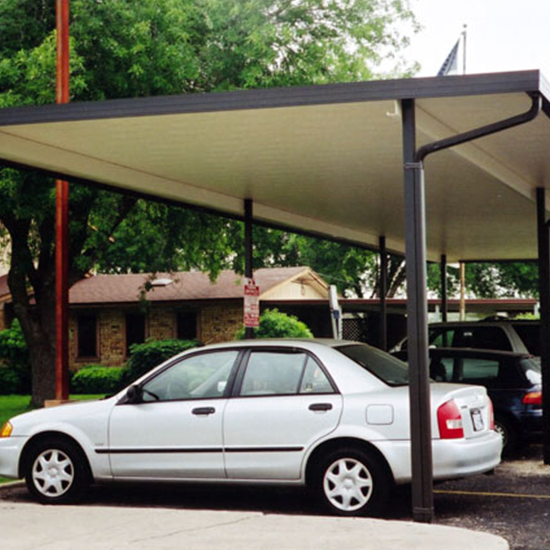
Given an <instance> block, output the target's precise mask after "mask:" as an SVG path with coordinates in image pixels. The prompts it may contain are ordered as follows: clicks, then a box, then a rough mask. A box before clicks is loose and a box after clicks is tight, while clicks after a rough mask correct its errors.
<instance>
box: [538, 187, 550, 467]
mask: <svg viewBox="0 0 550 550" xmlns="http://www.w3.org/2000/svg"><path fill="white" fill-rule="evenodd" d="M537 241H538V252H539V300H540V366H541V371H542V459H543V462H544V464H550V236H549V233H548V222H547V220H546V189H544V187H538V188H537Z"/></svg>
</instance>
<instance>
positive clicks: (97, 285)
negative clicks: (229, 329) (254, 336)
mask: <svg viewBox="0 0 550 550" xmlns="http://www.w3.org/2000/svg"><path fill="white" fill-rule="evenodd" d="M308 270H309V268H307V267H275V268H266V269H258V270H257V271H255V272H254V279H255V281H256V283H257V284H258V285H259V286H260V292H261V293H262V294H263V293H264V292H266V291H268V290H269V289H271V288H273V287H274V286H276V285H278V284H280V283H282V282H284V281H286V280H288V279H290V278H291V277H293V276H295V275H297V274H298V273H301V272H304V271H308ZM165 278H166V279H171V280H172V281H173V282H172V283H170V284H169V285H167V286H160V287H154V288H153V289H151V290H150V291H149V292H147V295H146V299H147V300H148V301H151V302H163V301H179V300H214V299H227V298H242V296H243V284H244V277H242V276H241V275H237V274H236V273H235V272H234V271H222V272H221V273H220V275H219V277H218V278H217V280H216V281H215V282H214V283H212V282H210V279H209V278H208V275H206V274H205V273H198V272H180V273H172V274H170V273H157V274H156V279H165ZM150 280H151V276H150V274H148V273H144V274H132V275H96V276H94V277H89V278H88V279H83V280H81V281H79V282H78V283H76V284H75V285H74V286H73V287H72V288H71V289H70V292H69V301H70V303H71V304H107V303H131V302H134V303H135V302H139V300H140V291H141V289H142V288H143V285H144V283H145V282H146V281H150Z"/></svg>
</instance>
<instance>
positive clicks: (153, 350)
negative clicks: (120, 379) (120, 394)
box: [124, 340, 201, 385]
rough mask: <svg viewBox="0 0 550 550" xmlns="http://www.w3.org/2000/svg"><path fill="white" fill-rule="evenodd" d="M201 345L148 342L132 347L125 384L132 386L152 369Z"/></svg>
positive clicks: (189, 342)
mask: <svg viewBox="0 0 550 550" xmlns="http://www.w3.org/2000/svg"><path fill="white" fill-rule="evenodd" d="M199 345H201V344H200V343H199V342H197V341H196V340H148V341H147V342H145V343H143V344H134V345H133V346H131V347H130V358H129V359H128V364H127V367H128V368H127V369H126V373H125V375H124V384H125V385H126V384H131V383H132V382H133V381H134V380H136V379H137V378H139V377H140V376H143V375H144V374H145V373H146V372H148V371H150V370H151V369H152V368H154V367H156V366H157V365H160V364H161V363H163V362H164V361H166V360H167V359H170V357H173V356H174V355H177V354H178V353H181V352H182V351H185V350H187V349H191V348H194V347H196V346H199Z"/></svg>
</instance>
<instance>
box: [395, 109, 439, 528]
mask: <svg viewBox="0 0 550 550" xmlns="http://www.w3.org/2000/svg"><path fill="white" fill-rule="evenodd" d="M401 107H402V116H403V160H404V168H405V192H404V194H405V261H406V264H407V331H408V337H409V353H408V358H409V380H410V382H409V399H410V405H409V406H410V416H411V418H410V422H411V459H412V500H413V519H414V521H419V522H424V523H430V522H431V521H432V520H433V513H434V510H433V486H432V485H433V470H432V468H433V466H432V463H433V461H432V437H431V418H430V385H429V378H428V326H427V325H428V303H427V292H426V213H425V204H424V167H423V164H422V163H421V162H417V161H416V158H415V154H416V119H415V102H414V100H413V99H405V100H403V101H402V102H401Z"/></svg>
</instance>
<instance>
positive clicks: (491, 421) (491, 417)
mask: <svg viewBox="0 0 550 550" xmlns="http://www.w3.org/2000/svg"><path fill="white" fill-rule="evenodd" d="M487 400H488V401H489V429H490V430H494V429H495V409H494V407H493V402H492V401H491V399H489V398H487Z"/></svg>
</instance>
